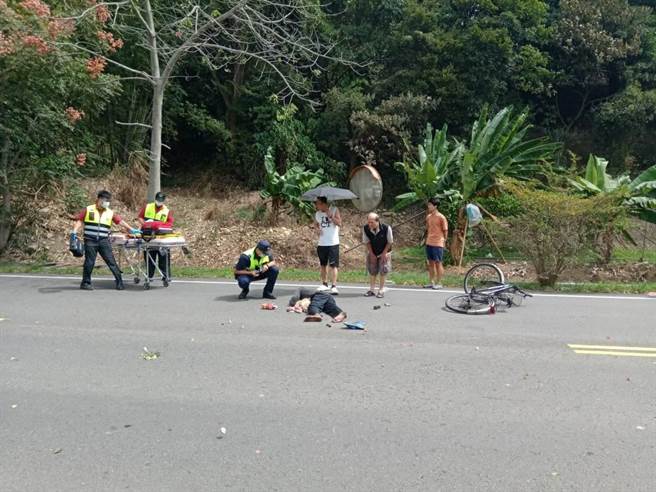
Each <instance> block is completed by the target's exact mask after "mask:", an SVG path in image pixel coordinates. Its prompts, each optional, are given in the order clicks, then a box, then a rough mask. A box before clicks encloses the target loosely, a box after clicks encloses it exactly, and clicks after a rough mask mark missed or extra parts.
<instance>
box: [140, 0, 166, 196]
mask: <svg viewBox="0 0 656 492" xmlns="http://www.w3.org/2000/svg"><path fill="white" fill-rule="evenodd" d="M145 7H146V21H147V22H148V49H149V51H150V74H151V76H152V77H153V80H154V82H153V102H152V110H151V117H150V124H151V129H150V167H149V169H148V196H147V200H148V201H149V202H152V201H153V200H154V199H155V193H157V192H158V191H160V171H161V162H162V109H163V105H164V86H165V84H166V81H165V80H163V78H162V77H161V72H160V68H159V54H158V52H157V32H156V31H155V21H154V19H153V11H152V8H151V6H150V0H146V1H145Z"/></svg>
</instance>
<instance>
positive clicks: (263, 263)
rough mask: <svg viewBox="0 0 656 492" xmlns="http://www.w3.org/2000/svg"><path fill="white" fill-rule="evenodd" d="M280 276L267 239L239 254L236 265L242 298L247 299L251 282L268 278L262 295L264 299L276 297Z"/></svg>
mask: <svg viewBox="0 0 656 492" xmlns="http://www.w3.org/2000/svg"><path fill="white" fill-rule="evenodd" d="M277 278H278V267H277V265H276V262H275V261H273V254H271V244H270V243H269V241H267V240H266V239H264V240H262V241H260V242H258V243H257V246H255V247H254V248H251V249H249V250H246V251H244V252H243V253H242V254H241V255H239V260H238V261H237V264H236V265H235V279H236V280H237V283H238V284H239V287H241V294H239V298H240V299H246V297H247V296H248V291H249V287H250V284H251V282H253V281H255V280H262V279H266V281H267V283H266V285H265V286H264V292H263V293H262V297H263V298H264V299H275V298H276V296H274V295H273V288H274V286H275V285H276V279H277Z"/></svg>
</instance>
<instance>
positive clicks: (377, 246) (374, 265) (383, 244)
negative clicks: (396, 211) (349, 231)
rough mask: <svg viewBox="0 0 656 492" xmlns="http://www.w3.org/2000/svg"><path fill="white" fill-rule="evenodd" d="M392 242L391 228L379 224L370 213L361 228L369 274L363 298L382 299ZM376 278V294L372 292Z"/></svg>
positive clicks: (376, 218) (389, 268)
mask: <svg viewBox="0 0 656 492" xmlns="http://www.w3.org/2000/svg"><path fill="white" fill-rule="evenodd" d="M393 241H394V238H393V235H392V226H390V225H387V224H383V223H381V221H380V217H379V216H378V214H375V213H373V212H372V213H370V214H369V215H368V216H367V223H366V224H365V226H364V227H363V228H362V242H363V243H364V244H365V246H366V247H367V272H369V290H368V291H367V293H366V294H365V297H372V296H376V297H378V298H382V297H384V295H385V277H386V276H387V274H388V273H389V272H390V271H391V269H392V260H391V254H390V250H391V249H392V242H393ZM376 276H378V277H379V287H378V293H377V294H376V293H375V292H374V289H375V287H376Z"/></svg>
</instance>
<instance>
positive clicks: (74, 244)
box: [68, 234, 84, 258]
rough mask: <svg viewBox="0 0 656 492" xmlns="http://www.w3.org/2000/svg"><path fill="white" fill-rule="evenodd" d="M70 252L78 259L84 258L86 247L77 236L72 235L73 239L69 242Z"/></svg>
mask: <svg viewBox="0 0 656 492" xmlns="http://www.w3.org/2000/svg"><path fill="white" fill-rule="evenodd" d="M68 250H69V251H70V252H71V253H72V254H73V256H75V257H76V258H81V257H82V256H84V246H83V245H82V241H80V238H79V237H77V234H71V237H70V238H69V240H68Z"/></svg>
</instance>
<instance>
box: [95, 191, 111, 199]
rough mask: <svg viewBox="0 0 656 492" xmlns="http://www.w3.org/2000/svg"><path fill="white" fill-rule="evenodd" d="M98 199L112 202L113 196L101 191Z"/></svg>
mask: <svg viewBox="0 0 656 492" xmlns="http://www.w3.org/2000/svg"><path fill="white" fill-rule="evenodd" d="M98 198H105V199H107V200H111V199H112V194H111V193H110V192H109V191H107V190H100V191H99V192H98Z"/></svg>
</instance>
